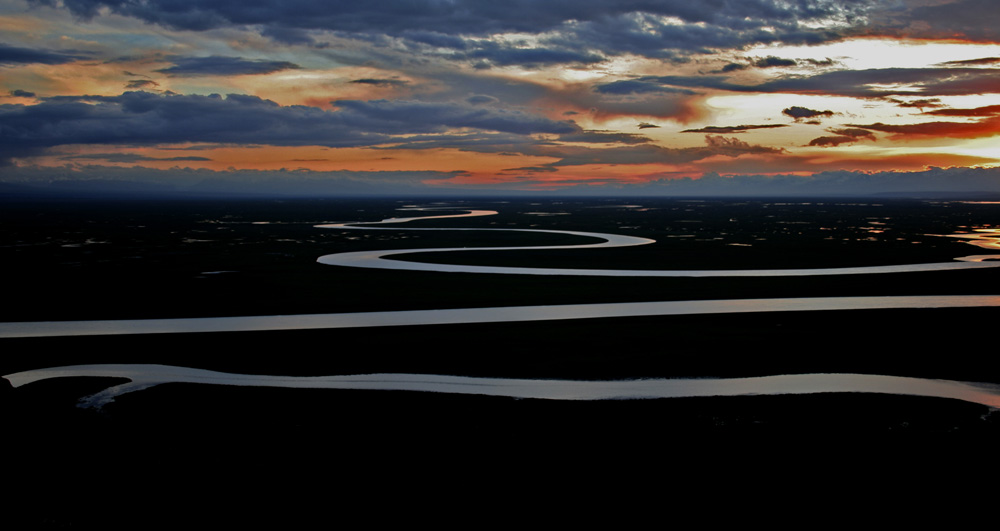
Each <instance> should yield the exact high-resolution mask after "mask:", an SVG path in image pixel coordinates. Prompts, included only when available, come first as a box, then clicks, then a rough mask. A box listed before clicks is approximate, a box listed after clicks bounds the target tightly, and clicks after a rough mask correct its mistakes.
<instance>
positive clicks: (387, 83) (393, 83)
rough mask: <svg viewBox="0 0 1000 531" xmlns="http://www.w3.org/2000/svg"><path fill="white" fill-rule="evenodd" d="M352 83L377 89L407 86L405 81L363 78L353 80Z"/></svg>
mask: <svg viewBox="0 0 1000 531" xmlns="http://www.w3.org/2000/svg"><path fill="white" fill-rule="evenodd" d="M351 83H358V84H362V85H373V86H376V87H402V86H404V85H406V84H407V81H405V80H403V79H382V78H371V77H366V78H361V79H354V80H351Z"/></svg>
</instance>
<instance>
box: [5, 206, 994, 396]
mask: <svg viewBox="0 0 1000 531" xmlns="http://www.w3.org/2000/svg"><path fill="white" fill-rule="evenodd" d="M493 214H496V211H491V210H469V211H466V212H465V213H462V214H445V215H432V216H423V217H409V218H390V219H386V220H382V221H379V222H357V223H338V224H326V225H317V227H318V228H324V229H350V230H403V229H401V228H399V227H385V226H384V225H391V224H400V223H406V222H410V221H414V220H418V219H419V220H426V219H436V218H455V217H474V216H486V215H493ZM376 225H379V226H376ZM405 230H420V231H431V230H466V231H471V230H476V231H481V230H494V231H495V230H501V231H511V232H544V233H553V234H560V235H573V236H580V237H586V238H593V239H596V240H599V241H598V242H595V243H587V244H577V245H558V246H517V247H476V248H431V249H426V248H425V249H406V250H383V251H362V252H347V253H338V254H330V255H325V256H321V257H319V258H318V260H317V261H318V262H319V263H321V264H326V265H334V266H345V267H365V268H379V269H405V270H417V271H438V272H450V273H453V272H460V273H481V274H527V275H581V276H632V277H710V276H734V277H735V276H806V275H858V274H873V273H900V272H914V271H946V270H956V269H972V268H989V267H1000V261H997V259H998V258H1000V255H975V256H967V257H961V258H957V259H956V261H954V262H941V263H929V264H905V265H891V266H870V267H850V268H818V269H767V270H691V271H673V270H598V269H557V268H523V267H493V266H462V265H448V264H431V263H418V262H407V261H402V260H392V259H387V257H390V256H401V255H405V254H409V253H418V252H419V253H433V252H453V251H462V250H476V251H505V250H534V249H539V250H540V249H582V248H600V247H604V248H607V247H627V246H636V245H646V244H649V243H653V240H650V239H647V238H638V237H634V236H624V235H615V234H603V233H593V232H574V231H556V230H542V229H482V228H447V229H445V228H412V227H411V228H406V229H405ZM949 236H953V237H963V235H949ZM969 238H980V239H981V238H984V236H982V235H979V236H976V235H970V236H969ZM977 243H981V242H977ZM981 246H982V247H984V248H988V249H995V248H996V242H995V239H994V240H990V245H981ZM986 306H993V307H996V306H1000V296H998V295H946V296H895V297H823V298H815V297H814V298H790V299H787V298H786V299H729V300H696V301H659V302H633V303H608V304H575V305H555V306H519V307H493V308H456V309H444V310H418V311H396V312H364V313H341V314H309V315H270V316H248V317H214V318H190V319H141V320H106V321H61V322H10V323H0V338H24V337H53V336H83V335H120V334H162V333H192V332H237V331H256V330H298V329H319V328H355V327H387V326H416V325H447V324H461V323H500V322H519V321H541V320H557V319H595V318H606V317H629V316H653V315H684V314H706V313H742V312H778V311H819V310H858V309H893V308H955V307H986ZM67 376H113V377H122V378H126V379H128V380H129V383H127V384H123V385H120V386H115V387H111V388H109V389H106V390H105V391H103V392H101V393H98V394H96V395H93V396H91V397H88V398H86V399H85V400H84V404H85V405H93V406H99V405H101V404H104V403H107V402H108V401H109V400H112V399H113V398H114V397H115V396H118V395H120V394H122V393H126V392H130V391H135V390H139V389H144V388H147V387H150V386H152V385H158V384H162V383H169V382H196V383H207V384H219V385H252V386H269V387H275V386H280V387H313V388H330V389H392V390H411V391H429V392H445V393H463V394H484V395H496V396H509V397H517V398H545V399H561V400H598V399H614V398H664V397H691V396H727V395H748V394H787V393H819V392H872V393H894V394H906V395H921V396H935V397H941V398H956V399H960V400H966V401H970V402H975V403H979V404H984V405H987V406H990V407H994V408H997V407H1000V386H998V385H994V384H980V383H968V382H955V381H945V380H932V379H921V378H904V377H896V376H880V375H859V374H799V375H779V376H767V377H758V378H736V379H716V378H705V379H695V380H686V379H650V380H628V381H569V380H525V379H497V378H470V377H460V376H440V375H420V374H368V375H350V376H317V377H288V376H266V375H245V374H226V373H218V372H213V371H206V370H201V369H193V368H183V367H171V366H164V365H86V366H70V367H53V368H45V369H38V370H30V371H24V372H19V373H15V374H9V375H6V376H4V378H6V379H7V380H8V381H10V382H11V383H12V385H13V386H14V387H19V386H21V385H25V384H28V383H31V382H34V381H38V380H42V379H47V378H57V377H67Z"/></svg>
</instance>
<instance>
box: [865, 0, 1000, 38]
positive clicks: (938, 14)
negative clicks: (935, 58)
mask: <svg viewBox="0 0 1000 531" xmlns="http://www.w3.org/2000/svg"><path fill="white" fill-rule="evenodd" d="M921 3H922V4H924V5H919V4H918V5H916V6H914V7H910V8H909V9H899V7H900V6H899V5H892V3H888V2H887V3H886V6H885V7H884V10H880V11H873V12H872V15H873V16H872V17H871V19H870V24H869V28H868V32H869V33H871V34H888V35H894V36H906V37H917V38H943V39H964V40H973V41H987V42H995V41H996V37H997V33H996V28H997V27H998V26H1000V10H998V9H997V4H996V2H995V0H955V1H937V2H930V3H928V2H921ZM904 5H905V4H904Z"/></svg>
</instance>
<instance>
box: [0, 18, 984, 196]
mask: <svg viewBox="0 0 1000 531" xmlns="http://www.w3.org/2000/svg"><path fill="white" fill-rule="evenodd" d="M997 27H1000V7H998V5H997V3H996V1H995V0H699V1H691V0H615V1H610V0H572V1H569V0H506V1H503V2H496V1H486V0H381V1H377V2H357V1H351V2H341V1H325V2H318V1H315V0H281V1H278V0H240V1H234V0H211V1H209V0H0V183H21V184H24V183H34V184H48V185H52V184H53V183H56V184H59V183H62V184H65V183H76V184H79V183H80V182H100V183H102V186H106V187H114V188H117V189H121V190H129V189H140V188H143V187H147V188H149V189H159V188H158V187H162V188H164V189H166V188H170V189H187V190H195V189H198V190H214V191H227V190H228V191H235V192H240V191H244V192H273V193H316V194H334V195H336V194H350V193H416V192H426V193H431V192H435V191H437V192H443V191H447V192H455V193H462V192H465V193H482V192H489V191H494V192H495V191H506V192H539V193H560V192H562V193H588V194H608V193H627V194H633V193H634V194H643V193H657V194H671V193H691V194H698V193H726V194H755V193H786V192H801V193H825V194H837V193H843V194H852V193H878V192H886V191H896V192H905V191H1000V142H998V140H1000V138H998V135H1000V32H997V31H996V28H997Z"/></svg>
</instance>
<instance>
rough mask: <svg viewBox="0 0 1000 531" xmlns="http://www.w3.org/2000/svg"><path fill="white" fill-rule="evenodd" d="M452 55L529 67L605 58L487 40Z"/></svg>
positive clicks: (576, 52) (595, 61) (566, 49)
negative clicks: (472, 48) (470, 48)
mask: <svg viewBox="0 0 1000 531" xmlns="http://www.w3.org/2000/svg"><path fill="white" fill-rule="evenodd" d="M453 57H455V58H462V59H468V60H473V61H478V62H480V64H481V65H487V66H511V65H522V66H525V67H529V68H533V67H540V66H545V65H551V64H563V63H579V64H591V63H599V62H601V61H603V60H605V57H604V56H602V55H600V54H596V53H590V52H581V51H579V50H576V49H570V48H561V47H560V48H548V47H520V46H510V45H498V44H496V43H492V42H489V41H483V42H480V43H477V46H476V49H475V50H472V51H469V52H465V53H462V54H456V55H455V56H453Z"/></svg>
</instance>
